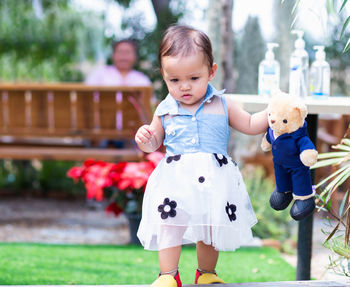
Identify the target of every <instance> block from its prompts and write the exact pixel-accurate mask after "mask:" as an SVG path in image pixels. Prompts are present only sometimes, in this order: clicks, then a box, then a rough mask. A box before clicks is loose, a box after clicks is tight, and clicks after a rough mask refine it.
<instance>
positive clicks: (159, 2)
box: [152, 0, 170, 21]
mask: <svg viewBox="0 0 350 287" xmlns="http://www.w3.org/2000/svg"><path fill="white" fill-rule="evenodd" d="M169 4H170V0H152V5H153V9H154V12H155V14H156V16H157V20H158V21H159V19H158V16H159V15H160V14H161V13H162V12H163V11H165V10H169Z"/></svg>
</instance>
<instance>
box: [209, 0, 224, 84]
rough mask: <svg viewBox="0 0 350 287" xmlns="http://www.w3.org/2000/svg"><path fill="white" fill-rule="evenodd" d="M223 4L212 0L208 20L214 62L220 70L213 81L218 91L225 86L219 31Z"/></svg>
mask: <svg viewBox="0 0 350 287" xmlns="http://www.w3.org/2000/svg"><path fill="white" fill-rule="evenodd" d="M221 14H222V11H221V4H220V1H217V0H210V1H209V7H208V18H209V28H208V36H209V38H210V40H211V43H212V46H213V56H214V61H215V62H216V63H217V65H218V70H217V72H216V76H215V78H214V79H213V80H212V84H213V85H214V86H215V87H216V88H217V89H222V88H223V86H222V84H223V81H222V78H223V67H222V59H221V54H222V53H221V33H218V31H220V30H221V21H219V20H218V19H221Z"/></svg>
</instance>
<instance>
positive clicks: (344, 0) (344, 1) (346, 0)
mask: <svg viewBox="0 0 350 287" xmlns="http://www.w3.org/2000/svg"><path fill="white" fill-rule="evenodd" d="M346 2H348V0H343V4H342V5H341V7H340V9H339V13H340V12H341V11H342V10H343V8H344V7H345V5H346ZM349 270H350V269H349Z"/></svg>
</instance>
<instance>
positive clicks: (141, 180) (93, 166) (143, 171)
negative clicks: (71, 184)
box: [67, 152, 164, 215]
mask: <svg viewBox="0 0 350 287" xmlns="http://www.w3.org/2000/svg"><path fill="white" fill-rule="evenodd" d="M163 157H164V155H163V154H162V153H159V152H154V153H151V154H149V155H148V156H147V159H148V161H144V162H119V163H117V164H115V163H109V162H104V161H95V160H92V159H89V160H86V161H85V162H84V164H83V165H82V166H75V167H72V168H71V169H70V170H69V171H68V172H67V176H68V177H71V178H73V179H74V181H78V180H79V179H80V180H82V182H83V183H84V185H85V188H86V191H87V193H86V196H87V198H88V199H93V198H95V199H96V200H99V201H100V200H102V199H103V197H104V190H105V189H106V188H108V187H111V186H115V187H117V188H118V189H119V190H120V191H124V190H125V191H126V193H128V196H127V197H125V198H126V201H125V200H124V201H123V203H122V204H121V205H118V204H115V205H112V204H110V205H109V206H108V207H107V209H108V210H112V211H113V212H114V213H115V214H116V215H117V214H119V213H120V212H121V210H122V207H124V205H125V204H126V202H127V201H128V200H130V198H131V197H130V194H131V193H132V194H133V198H134V199H135V198H138V200H137V201H138V202H139V203H140V202H141V201H142V196H143V191H144V189H145V187H146V184H147V181H148V178H149V176H150V175H151V173H152V172H153V170H154V169H155V167H156V165H157V164H158V163H159V161H160V160H161V159H162V158H163ZM126 193H124V195H125V194H126Z"/></svg>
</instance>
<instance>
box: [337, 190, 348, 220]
mask: <svg viewBox="0 0 350 287" xmlns="http://www.w3.org/2000/svg"><path fill="white" fill-rule="evenodd" d="M348 193H349V191H347V192H346V193H345V195H344V198H343V200H342V201H341V204H340V206H339V211H338V215H339V217H341V216H342V214H343V211H344V206H345V203H346V201H347V199H348Z"/></svg>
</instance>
